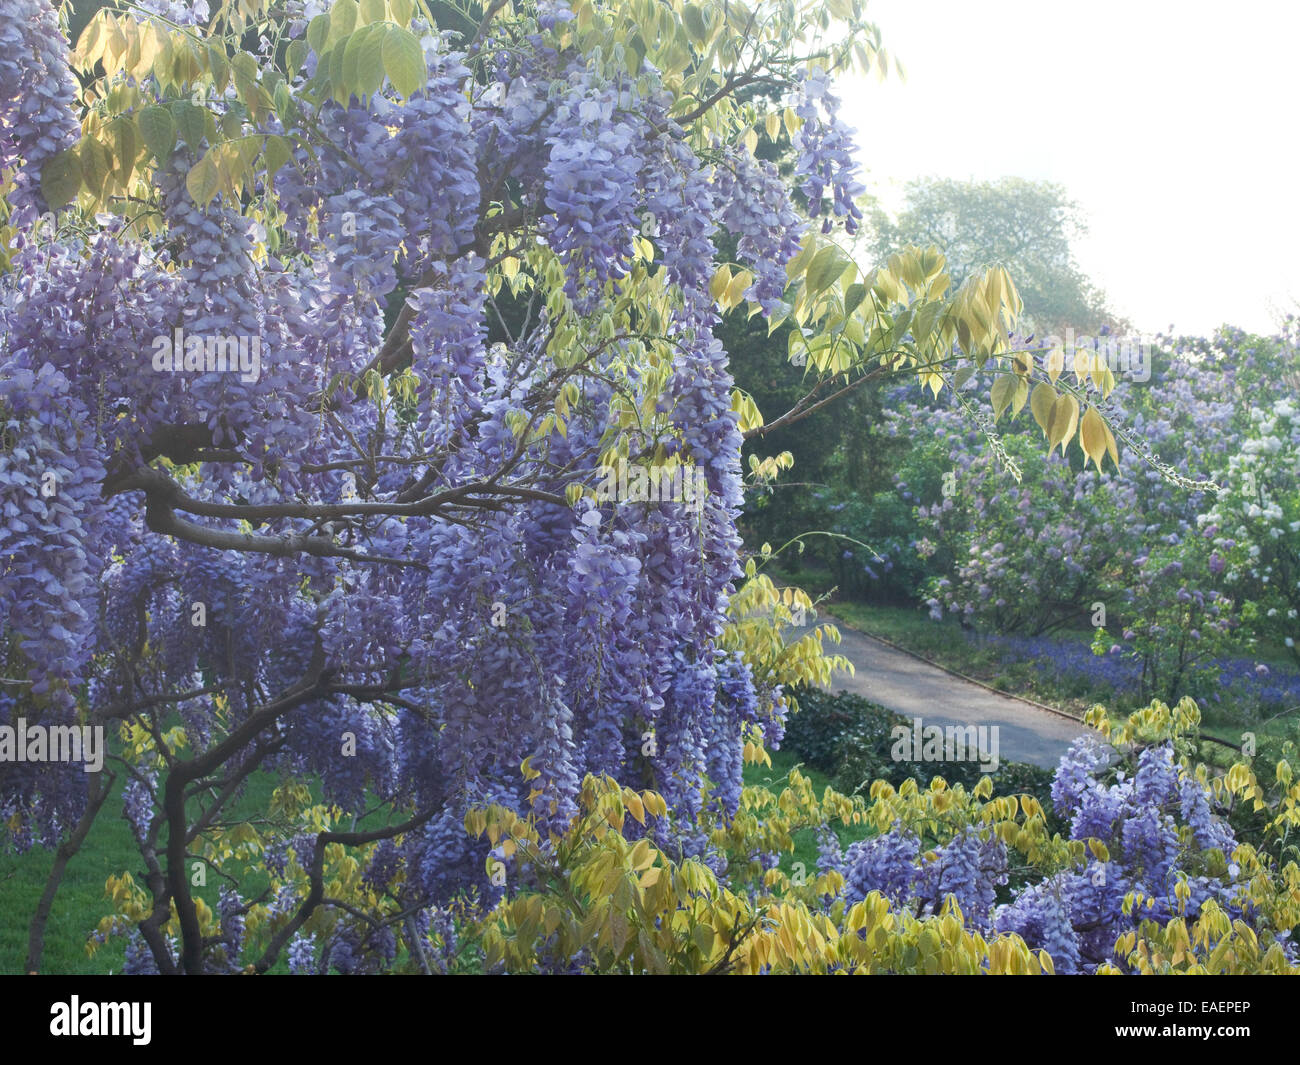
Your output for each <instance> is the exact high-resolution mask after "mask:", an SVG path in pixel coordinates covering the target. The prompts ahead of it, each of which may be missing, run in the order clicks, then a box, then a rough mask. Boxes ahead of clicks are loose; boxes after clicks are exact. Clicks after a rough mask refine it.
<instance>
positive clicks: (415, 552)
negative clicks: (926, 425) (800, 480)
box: [0, 0, 1113, 973]
mask: <svg viewBox="0 0 1300 1065" xmlns="http://www.w3.org/2000/svg"><path fill="white" fill-rule="evenodd" d="M859 6H860V5H859V4H858V3H856V2H855V0H834V2H832V3H829V4H823V3H820V2H808V3H796V2H775V0H761V2H758V3H751V4H746V3H731V2H728V3H714V2H708V3H703V4H694V3H680V2H675V0H674V2H671V3H668V2H663V0H601V2H593V0H581V2H575V3H572V4H570V5H568V6H566V5H564V4H562V3H543V4H540V5H533V4H530V3H522V2H521V3H514V2H511V0H491V2H490V3H489V4H487V5H485V6H473V5H472V6H470V7H467V8H465V9H463V10H462V9H459V8H454V7H452V6H449V5H440V6H437V7H436V8H433V9H431V8H430V7H429V6H427V5H426V4H425V3H424V2H423V0H360V2H358V0H336V2H335V3H333V4H330V5H326V4H325V3H323V2H316V0H225V2H223V3H220V4H215V3H214V4H208V3H205V2H203V0H196V2H193V3H188V4H181V3H171V2H168V0H147V2H146V0H139V2H127V0H119V2H118V3H116V5H115V6H112V7H108V8H106V9H105V10H102V11H100V12H99V13H98V14H97V15H96V16H95V17H94V19H93V20H92V21H91V23H90V24H89V26H88V27H87V29H86V31H85V32H84V34H83V35H82V36H81V39H80V41H79V42H77V44H76V47H75V48H70V47H69V45H68V42H67V41H66V39H65V38H64V36H63V34H62V32H61V29H60V22H59V15H58V14H57V13H56V12H55V10H54V9H53V8H52V6H51V4H50V2H49V0H0V179H2V180H3V186H2V190H3V203H4V205H5V206H4V209H5V211H6V212H7V218H6V219H5V223H4V226H3V232H2V233H0V237H3V240H2V241H0V247H2V248H3V250H4V256H5V258H4V263H3V267H4V274H3V283H2V284H0V425H2V426H3V431H4V446H3V448H0V500H3V516H2V518H0V574H2V576H3V580H2V583H0V600H2V601H3V611H2V613H0V625H2V626H3V628H2V629H0V654H3V657H4V668H3V679H2V680H0V719H2V720H3V721H5V722H7V723H10V724H16V723H17V722H18V721H19V720H20V719H22V720H24V721H26V723H27V724H29V725H34V724H39V725H41V726H44V727H50V726H74V725H75V726H85V727H91V728H94V727H103V728H105V729H106V730H107V732H108V735H109V738H110V746H111V756H110V759H109V769H108V770H106V771H105V772H104V773H87V772H83V768H84V767H83V766H81V765H78V764H76V763H74V762H62V763H61V762H54V761H45V762H42V761H39V760H23V761H6V762H3V763H0V809H2V810H3V815H4V822H5V826H6V829H5V830H6V833H7V835H8V840H9V843H10V844H11V845H13V846H18V847H25V846H29V845H31V844H32V843H34V842H38V841H39V842H43V843H45V844H48V845H58V848H59V849H58V852H57V857H56V860H55V862H54V866H53V870H52V872H51V875H50V879H49V883H48V885H47V887H46V890H45V894H44V896H43V898H42V900H41V903H40V905H39V907H38V909H37V912H36V913H35V914H33V915H32V921H31V934H30V947H29V957H28V968H29V969H32V970H36V969H39V968H40V964H41V955H42V945H43V939H44V930H45V925H46V922H47V920H48V916H49V913H50V909H51V906H52V904H53V900H54V898H55V894H56V892H57V890H58V887H59V883H60V879H61V877H62V875H63V870H64V869H65V867H66V865H67V862H68V861H69V860H70V859H71V858H72V856H73V855H74V854H75V853H76V851H77V848H78V847H79V846H80V845H81V844H82V842H83V841H84V840H85V839H86V838H87V836H88V834H89V833H91V832H92V831H94V828H95V822H96V818H97V817H98V815H99V813H100V811H101V810H102V809H103V808H104V804H105V802H106V800H107V798H108V796H109V794H110V792H111V790H112V788H113V787H114V783H115V781H120V782H121V783H122V784H124V804H125V809H126V813H127V816H128V818H129V820H130V822H131V825H132V828H133V830H134V833H135V836H136V839H137V841H138V844H139V854H140V863H141V865H140V868H139V871H138V872H137V873H135V874H132V873H131V872H129V871H125V870H124V871H123V875H122V876H121V877H120V878H117V879H115V880H114V882H113V885H112V894H113V901H114V906H115V908H116V910H115V912H116V916H114V917H113V918H111V919H109V920H108V921H107V922H106V923H105V925H103V926H102V927H101V929H100V934H101V936H102V935H106V934H110V933H120V934H126V935H128V936H129V937H130V947H129V950H128V961H129V967H130V968H132V969H134V970H137V971H160V972H163V973H177V972H186V973H197V972H204V971H231V970H234V969H238V968H242V967H251V969H252V970H253V971H257V972H264V971H266V970H268V969H269V968H271V967H272V966H273V965H274V964H276V962H277V960H279V959H281V958H282V957H284V956H286V955H287V957H288V959H289V961H290V963H291V965H292V966H293V967H295V968H299V969H307V968H325V967H332V968H335V969H338V970H340V971H344V972H348V971H357V970H360V969H367V968H382V967H384V966H386V965H387V964H389V963H391V962H392V960H393V959H394V958H395V957H396V956H397V955H398V954H399V953H400V954H402V956H403V957H406V958H410V959H416V960H417V961H420V962H421V963H425V962H427V959H424V958H423V957H422V956H421V952H422V951H423V950H424V945H425V944H427V943H428V942H429V936H428V933H429V929H430V926H431V922H439V921H447V920H450V917H449V916H448V914H449V911H448V910H447V909H446V908H445V904H446V903H447V902H448V901H449V900H451V899H453V898H462V899H463V898H464V897H466V896H467V895H468V896H470V897H473V898H477V899H478V900H480V901H481V902H482V903H486V904H490V903H491V902H492V901H493V900H495V899H497V898H499V897H501V895H502V894H503V893H504V892H505V891H506V890H507V889H508V888H509V887H510V885H511V884H513V883H515V882H517V881H518V880H519V878H522V877H524V876H526V875H527V874H528V872H529V869H530V868H536V867H537V865H538V861H540V859H535V860H534V861H533V862H532V865H531V866H530V864H529V863H528V862H525V861H524V860H522V859H521V857H520V855H519V853H518V851H517V848H516V845H515V844H514V843H513V841H512V840H511V839H510V838H501V837H500V836H499V834H496V835H495V836H491V837H490V838H488V839H482V838H479V837H478V836H476V835H475V834H473V833H470V832H467V831H466V826H467V824H473V823H475V822H474V818H475V817H476V816H477V815H476V813H475V811H477V810H481V809H482V808H483V807H484V806H486V805H487V804H489V803H494V804H496V805H497V807H498V808H500V809H506V810H511V811H514V812H515V814H516V815H517V816H518V817H521V818H526V819H527V823H528V824H529V825H530V826H531V830H532V831H533V832H535V833H536V836H537V838H538V839H539V840H541V841H542V845H543V846H544V845H545V841H547V840H548V839H552V840H553V839H560V838H562V833H563V832H564V831H565V830H566V828H568V827H569V826H570V825H571V823H572V822H573V819H574V818H575V816H577V815H579V813H580V812H581V811H585V810H587V807H586V806H585V805H583V804H584V803H585V802H587V800H588V799H590V797H591V792H590V788H589V786H587V785H584V780H585V779H586V780H590V779H591V778H589V776H588V775H589V774H591V775H594V776H596V777H603V776H608V777H612V778H613V779H615V780H617V781H619V782H621V783H622V784H624V785H629V786H635V787H653V788H655V789H657V794H661V795H662V796H663V797H664V799H665V800H666V806H665V808H664V811H663V815H662V816H660V817H658V818H656V819H655V820H654V827H653V834H654V841H655V843H656V845H657V846H659V847H661V848H663V849H664V851H665V853H668V854H671V855H674V856H676V857H677V858H678V859H700V860H702V861H704V862H706V863H711V864H712V865H713V866H714V867H715V868H717V869H720V868H721V865H722V862H723V860H724V859H723V858H722V857H721V855H719V854H718V853H717V852H716V850H715V849H714V844H713V843H712V842H711V838H710V836H709V834H708V833H706V831H705V830H704V828H703V827H701V826H702V825H703V824H706V823H708V819H709V818H710V817H715V818H721V819H722V820H723V822H725V821H726V820H727V819H729V818H731V817H733V816H734V815H735V814H736V812H737V810H738V807H739V803H740V784H741V778H740V774H741V769H742V765H743V760H744V758H745V757H746V754H747V753H748V754H749V756H750V757H759V756H761V743H762V742H763V741H764V740H766V741H767V742H769V743H775V742H779V739H780V735H781V723H782V720H783V717H784V715H785V713H786V711H787V709H788V706H787V699H786V696H785V694H784V687H783V685H785V684H786V683H788V682H791V681H795V680H810V679H811V680H816V679H819V678H823V677H824V673H825V671H826V669H827V668H828V660H827V659H826V658H825V657H823V656H822V654H821V646H822V644H821V633H820V632H819V633H818V634H817V635H816V636H814V637H809V638H806V639H805V640H802V641H800V642H799V644H797V645H786V644H785V643H783V642H782V639H781V637H780V635H779V633H777V632H776V630H775V628H774V621H773V620H772V609H771V608H772V605H773V602H774V601H775V596H774V594H772V589H771V586H770V582H769V583H767V584H764V583H762V578H761V576H760V577H758V578H755V577H754V571H753V566H752V564H749V565H747V564H746V560H745V559H744V558H743V556H742V553H741V545H740V542H739V538H738V536H737V534H736V528H735V521H736V516H737V513H738V510H739V507H740V504H741V501H742V493H743V489H744V483H745V481H744V476H742V470H741V465H740V447H741V442H742V439H743V436H744V434H746V433H751V434H752V433H756V432H759V431H762V429H763V427H764V426H763V421H762V416H761V415H760V413H759V412H758V410H757V409H756V408H755V406H754V404H753V403H752V401H750V400H749V399H748V397H746V396H745V395H744V394H742V393H740V392H738V391H737V390H736V389H735V388H734V387H733V382H732V377H731V373H730V370H729V368H728V356H727V353H726V352H725V351H724V350H723V348H722V346H721V344H720V343H719V342H718V340H717V339H716V338H715V337H714V329H715V327H716V326H717V324H718V322H719V314H720V313H721V312H723V311H726V310H730V309H733V308H736V307H741V306H744V307H747V308H748V312H749V313H750V314H753V315H763V316H766V318H767V320H768V321H769V324H770V326H771V327H772V328H775V327H776V326H777V325H778V324H780V323H782V322H788V323H792V328H791V330H790V335H791V342H790V353H791V361H792V364H793V365H794V366H796V367H802V368H803V371H802V372H804V373H806V375H807V376H806V380H807V393H806V395H805V396H804V397H803V398H802V399H801V400H800V401H799V402H798V403H797V404H796V405H795V406H794V407H793V408H792V409H791V410H790V411H787V412H769V414H775V415H776V416H775V417H774V418H772V419H771V420H770V421H769V423H768V424H769V425H782V424H789V423H790V422H792V421H794V420H797V419H798V418H800V417H802V416H804V415H806V414H807V413H808V412H809V411H812V410H816V409H819V407H820V405H822V404H824V403H827V402H831V401H833V400H834V398H835V397H836V396H838V395H841V394H843V393H844V392H845V390H848V389H852V388H853V387H856V385H857V383H860V382H861V381H863V380H867V379H870V378H871V377H872V376H873V375H879V374H882V373H891V374H898V373H904V374H909V375H913V376H916V377H919V378H920V379H921V381H922V382H923V383H926V384H929V385H930V386H932V387H933V388H934V390H935V391H936V392H937V391H939V390H940V389H941V388H943V387H944V386H945V385H946V384H950V383H952V378H951V377H950V375H949V371H950V370H951V368H952V366H953V365H954V360H955V359H956V358H957V357H958V356H964V357H966V358H967V359H971V360H974V362H975V363H976V364H978V365H985V364H988V363H991V364H993V365H997V366H1000V367H1002V369H1003V370H1004V372H1005V374H1006V376H1005V377H1004V378H1000V379H999V380H1004V381H1010V382H1011V389H1012V391H1013V392H1014V393H1015V395H1016V396H1017V397H1019V395H1020V391H1022V390H1027V387H1028V380H1027V375H1028V373H1029V370H1030V367H1029V365H1028V364H1027V363H1024V362H1020V361H1016V360H1015V359H1014V357H1013V356H1012V355H1011V354H1009V345H1008V329H1009V328H1010V327H1011V326H1012V325H1013V322H1014V317H1015V314H1016V313H1017V311H1018V309H1019V300H1018V297H1017V296H1016V294H1015V289H1014V287H1013V286H1012V285H1011V282H1010V279H1009V277H1008V276H1007V275H1006V273H1005V272H1004V271H1002V270H1000V269H996V268H995V269H992V270H989V271H987V272H985V273H983V274H979V275H977V276H973V277H971V278H969V279H968V280H967V281H965V282H964V283H963V285H962V286H961V287H960V288H958V289H956V290H952V289H951V288H950V285H949V282H948V278H947V276H946V275H945V273H944V272H943V259H942V256H940V255H939V254H938V253H937V252H935V251H933V250H926V251H921V250H917V249H905V250H903V251H902V252H900V253H899V254H897V255H895V256H893V257H891V258H890V259H889V261H888V262H887V263H884V264H879V265H877V266H876V267H875V268H874V269H871V270H866V269H864V268H863V267H862V266H860V265H858V264H856V263H855V262H854V261H853V259H852V256H851V255H850V254H849V252H848V250H847V245H846V244H845V242H844V240H843V239H842V238H843V237H844V236H846V235H848V234H851V233H852V232H853V231H854V229H855V227H856V222H857V219H858V217H859V212H858V208H857V207H856V206H855V203H854V197H855V194H856V192H857V187H856V183H855V179H854V176H853V168H852V163H851V158H850V153H851V148H852V144H851V139H850V132H849V131H848V130H846V129H845V128H844V127H843V125H842V124H841V123H840V121H839V119H838V118H837V114H836V106H837V100H836V97H835V95H834V94H833V92H832V82H831V78H832V76H833V75H834V74H835V73H837V72H839V71H842V70H846V69H849V68H851V67H857V68H859V69H862V68H878V67H883V66H884V65H885V63H886V61H887V60H886V57H885V53H884V52H883V51H882V50H881V48H880V45H879V37H878V34H877V32H876V30H875V29H874V27H873V26H871V25H869V24H867V23H865V22H864V21H863V20H862V16H861V13H860V10H859ZM757 90H762V91H761V93H757ZM763 138H768V139H771V140H775V139H777V138H787V139H788V140H789V141H790V147H791V148H792V149H793V157H794V158H795V159H796V167H795V174H794V176H793V179H792V180H787V179H783V178H782V177H781V175H780V174H779V172H778V171H777V169H776V168H775V167H774V166H773V165H771V164H769V163H764V162H761V161H760V160H759V159H758V158H757V157H756V155H755V154H754V152H755V148H756V146H757V145H758V143H759V141H760V140H761V139H763ZM721 229H725V230H726V231H727V232H728V233H729V234H730V235H731V236H733V237H734V238H735V243H736V247H737V252H736V261H732V262H720V261H718V256H717V252H716V246H715V242H714V238H715V234H717V233H718V232H719V231H720V230H721ZM1000 387H1002V388H1003V393H1004V394H1005V392H1006V386H1005V385H1003V386H1000ZM1053 395H1054V396H1055V394H1053ZM1052 401H1054V402H1056V403H1057V404H1058V410H1057V417H1056V422H1057V424H1056V428H1055V429H1054V431H1053V434H1052V435H1053V442H1054V443H1062V442H1063V441H1067V440H1069V438H1070V437H1071V436H1073V435H1074V433H1075V427H1076V424H1077V422H1078V415H1079V406H1078V403H1077V402H1076V401H1075V400H1074V399H1073V398H1072V397H1070V396H1068V395H1066V394H1062V395H1061V396H1060V397H1057V398H1055V399H1054V400H1052ZM1019 402H1023V399H1020V400H1019ZM1087 428H1088V426H1087V425H1085V429H1087ZM1107 440H1108V432H1107V433H1106V434H1103V435H1098V431H1096V430H1095V428H1094V430H1093V432H1092V434H1091V435H1087V434H1086V433H1085V434H1081V435H1080V442H1081V446H1085V447H1086V448H1087V449H1088V451H1089V453H1090V454H1092V455H1093V457H1094V458H1099V457H1100V454H1101V450H1103V449H1104V448H1105V447H1106V445H1107ZM1112 446H1113V445H1112ZM777 465H779V464H776V463H773V462H767V463H760V464H757V465H756V467H755V468H754V469H752V470H750V471H749V473H748V476H749V477H751V478H764V477H771V476H773V475H774V473H775V472H776V466H777ZM685 484H696V485H701V486H702V490H701V491H698V492H694V493H689V492H684V491H683V492H680V493H679V492H677V491H675V490H674V491H673V492H669V491H667V489H666V487H665V486H668V485H673V486H677V485H685ZM611 485H613V486H615V488H614V489H613V490H612V491H611ZM611 495H613V496H614V498H610V497H611ZM738 604H739V606H738ZM762 610H766V612H767V615H766V616H767V618H768V620H767V622H766V627H764V625H763V623H761V622H758V621H756V617H757V614H758V613H760V612H761V611H762ZM746 611H748V612H749V616H747V617H745V616H742V615H743V614H744V613H745V612H746ZM778 618H779V611H778ZM266 773H270V774H274V775H275V776H276V778H277V780H278V787H277V788H276V790H275V792H274V794H273V797H272V799H271V801H270V805H269V807H267V808H264V809H260V810H258V811H256V813H255V815H250V814H249V812H248V811H247V809H246V808H245V807H244V806H242V805H241V803H242V802H243V798H244V795H245V792H246V790H247V784H248V782H249V781H250V779H251V778H253V777H254V776H255V775H258V774H266ZM580 808H581V810H580ZM628 824H629V826H630V825H631V822H628ZM629 830H630V829H629ZM250 867H255V868H257V869H258V870H259V876H260V877H261V880H260V881H259V880H257V879H256V878H253V879H250V878H248V877H245V876H244V875H243V870H245V869H247V868H250ZM268 879H269V885H268V886H261V885H262V883H263V882H264V881H266V880H268ZM208 884H213V885H217V886H218V888H219V890H218V892H217V894H216V895H215V902H216V905H215V906H213V905H211V904H210V903H209V901H208V900H207V899H205V897H204V893H205V890H206V891H208V892H211V890H212V889H211V888H210V887H209V888H206V889H204V888H203V885H208ZM209 897H212V896H211V895H210V896H209ZM445 939H446V937H444V940H445ZM426 967H427V965H426Z"/></svg>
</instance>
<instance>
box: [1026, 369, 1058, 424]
mask: <svg viewBox="0 0 1300 1065" xmlns="http://www.w3.org/2000/svg"><path fill="white" fill-rule="evenodd" d="M1055 402H1056V389H1054V388H1053V387H1052V386H1051V385H1049V384H1048V383H1047V382H1046V381H1040V382H1039V383H1038V384H1037V385H1035V386H1034V391H1033V394H1032V395H1031V396H1030V397H1029V410H1030V411H1031V412H1032V413H1033V415H1034V421H1036V422H1037V423H1038V426H1039V428H1040V429H1042V430H1043V433H1044V434H1046V433H1047V427H1048V425H1049V424H1050V423H1051V419H1052V404H1053V403H1055Z"/></svg>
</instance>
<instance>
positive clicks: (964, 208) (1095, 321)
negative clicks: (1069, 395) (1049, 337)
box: [872, 178, 1127, 333]
mask: <svg viewBox="0 0 1300 1065" xmlns="http://www.w3.org/2000/svg"><path fill="white" fill-rule="evenodd" d="M872 221H873V223H874V229H875V244H874V251H875V252H876V253H877V255H878V256H880V257H884V256H886V255H888V254H889V252H890V251H891V250H892V249H895V248H898V247H902V246H903V245H906V244H919V245H921V246H925V245H928V244H935V245H937V246H939V247H941V248H943V249H944V253H945V254H946V255H947V257H948V269H949V272H950V274H951V275H952V280H953V283H954V284H960V283H961V282H962V281H963V280H965V279H966V277H968V276H969V275H970V274H971V273H972V272H974V271H976V270H978V269H979V268H980V267H982V266H983V265H985V264H986V263H991V262H1000V263H1002V264H1004V265H1005V266H1007V267H1008V268H1009V269H1010V270H1011V273H1012V276H1013V277H1015V279H1016V287H1017V289H1018V290H1019V292H1020V296H1021V298H1022V299H1023V300H1024V304H1025V316H1026V318H1027V319H1028V320H1029V321H1030V322H1032V324H1033V326H1034V328H1036V329H1037V330H1038V331H1039V332H1040V333H1041V332H1048V333H1050V332H1055V333H1062V332H1063V331H1064V329H1065V328H1066V327H1067V326H1073V327H1074V328H1075V330H1076V331H1077V332H1079V333H1095V332H1096V331H1097V330H1098V329H1099V328H1100V327H1101V326H1103V325H1108V326H1111V327H1112V328H1115V327H1117V326H1120V327H1122V326H1125V325H1126V324H1127V323H1125V322H1123V321H1121V320H1118V319H1117V318H1116V316H1115V315H1114V313H1113V312H1111V311H1110V310H1109V308H1108V307H1107V306H1106V303H1105V296H1104V294H1103V293H1102V292H1101V291H1099V290H1098V289H1097V288H1096V286H1094V285H1093V284H1092V282H1091V281H1089V280H1088V278H1087V277H1085V276H1084V274H1083V271H1082V270H1080V268H1079V265H1078V264H1077V263H1076V262H1075V259H1074V252H1073V249H1072V244H1073V242H1074V241H1076V240H1077V239H1078V238H1079V237H1080V236H1082V235H1083V234H1084V233H1086V232H1087V226H1086V224H1085V223H1084V221H1083V219H1082V217H1081V214H1080V211H1079V207H1078V205H1077V204H1076V203H1074V202H1073V201H1072V200H1070V199H1068V198H1067V197H1066V193H1065V190H1064V189H1063V188H1062V187H1061V186H1060V185H1054V184H1051V183H1049V182H1045V181H1026V180H1025V179H1023V178H1003V179H1001V180H1000V181H979V182H977V181H953V180H937V179H932V178H926V179H921V180H917V181H913V182H910V183H909V184H908V187H907V204H906V207H905V208H904V209H903V210H902V211H901V212H900V213H899V215H898V217H897V218H896V219H891V218H890V217H889V216H888V215H887V214H886V213H885V212H884V211H883V210H881V209H880V208H877V209H876V211H875V212H874V214H873V218H872Z"/></svg>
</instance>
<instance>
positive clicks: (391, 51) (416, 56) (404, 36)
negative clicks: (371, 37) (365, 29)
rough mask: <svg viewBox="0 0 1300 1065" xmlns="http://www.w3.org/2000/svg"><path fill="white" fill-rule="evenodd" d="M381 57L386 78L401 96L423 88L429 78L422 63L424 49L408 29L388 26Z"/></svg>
mask: <svg viewBox="0 0 1300 1065" xmlns="http://www.w3.org/2000/svg"><path fill="white" fill-rule="evenodd" d="M383 59H384V71H385V72H386V73H387V74H388V80H389V81H391V82H392V83H393V88H395V89H396V90H397V91H398V92H400V93H401V94H402V95H403V96H410V95H411V94H412V93H415V92H418V91H419V90H420V89H423V88H424V86H425V83H426V82H427V81H428V78H429V72H428V70H427V69H426V67H425V65H424V49H423V48H421V47H420V42H419V41H417V40H416V39H415V36H414V35H413V34H412V33H410V32H409V31H408V30H404V29H400V28H399V27H397V26H389V27H388V33H387V34H385V36H384V47H383Z"/></svg>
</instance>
